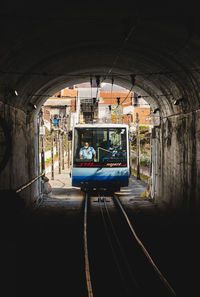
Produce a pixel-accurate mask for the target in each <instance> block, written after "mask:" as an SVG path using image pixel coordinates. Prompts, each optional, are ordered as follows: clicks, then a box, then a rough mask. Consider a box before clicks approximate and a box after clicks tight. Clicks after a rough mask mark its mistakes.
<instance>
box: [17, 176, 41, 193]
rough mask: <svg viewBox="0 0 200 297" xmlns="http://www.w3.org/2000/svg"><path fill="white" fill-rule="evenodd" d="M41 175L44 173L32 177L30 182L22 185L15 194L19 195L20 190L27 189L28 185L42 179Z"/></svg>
mask: <svg viewBox="0 0 200 297" xmlns="http://www.w3.org/2000/svg"><path fill="white" fill-rule="evenodd" d="M43 175H45V173H44V172H43V173H42V174H40V175H39V176H36V177H34V178H33V179H32V180H31V181H29V182H27V183H26V184H24V185H23V186H21V187H20V188H18V189H17V190H16V191H15V192H16V193H19V192H21V191H22V190H24V189H26V188H27V187H29V186H30V185H32V184H33V183H34V182H35V181H36V180H38V179H39V178H40V177H42V176H43Z"/></svg>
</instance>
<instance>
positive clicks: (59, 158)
mask: <svg viewBox="0 0 200 297" xmlns="http://www.w3.org/2000/svg"><path fill="white" fill-rule="evenodd" d="M57 132H58V173H59V174H61V141H60V119H59V120H58V131H57Z"/></svg>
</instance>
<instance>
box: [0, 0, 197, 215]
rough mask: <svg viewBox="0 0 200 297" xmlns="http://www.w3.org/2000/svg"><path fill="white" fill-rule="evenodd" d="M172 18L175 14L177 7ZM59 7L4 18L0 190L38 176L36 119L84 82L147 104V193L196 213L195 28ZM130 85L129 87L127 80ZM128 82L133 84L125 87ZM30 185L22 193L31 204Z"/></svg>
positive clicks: (157, 12) (137, 12)
mask: <svg viewBox="0 0 200 297" xmlns="http://www.w3.org/2000/svg"><path fill="white" fill-rule="evenodd" d="M177 8H178V6H177ZM184 8H185V7H184V6H182V14H180V13H178V14H177V10H176V6H175V7H174V10H171V9H170V6H168V5H166V7H159V6H156V9H153V8H152V7H148V6H145V7H143V6H142V4H140V5H139V4H137V5H135V6H134V5H133V7H132V9H127V7H126V6H125V5H124V6H123V7H119V5H117V4H116V5H115V6H114V9H112V6H111V7H110V6H108V7H105V6H103V5H102V7H99V8H98V9H97V10H96V9H94V8H92V6H91V5H89V4H88V5H85V6H83V5H82V6H81V5H80V6H78V5H77V6H76V5H73V4H72V3H71V4H69V6H68V5H66V4H63V3H60V2H58V4H57V6H56V7H55V8H54V7H53V6H52V5H51V4H48V6H47V7H46V6H44V7H43V6H40V9H39V10H37V5H36V4H34V5H33V3H32V4H30V7H26V5H24V4H21V3H18V4H17V5H13V6H11V7H9V8H8V7H6V5H5V8H3V9H2V18H1V21H2V22H3V26H2V28H1V61H0V75H1V85H0V94H1V97H0V98H1V99H0V100H1V101H0V115H1V123H2V125H3V126H4V129H3V128H1V129H3V130H2V131H4V132H2V133H5V135H6V136H5V135H4V137H5V139H6V140H5V142H4V143H3V144H2V145H1V151H2V153H1V172H0V185H1V186H0V187H1V190H7V189H12V190H15V189H17V188H19V187H20V186H21V185H23V184H25V183H27V182H28V181H30V180H31V179H32V178H34V177H35V176H37V175H38V174H39V165H38V140H37V139H38V131H37V129H38V128H37V114H38V112H39V109H40V107H41V106H42V104H43V103H44V102H45V100H46V99H47V98H48V97H49V96H51V95H52V94H54V93H55V92H57V91H59V90H61V89H62V88H63V87H67V86H71V85H73V84H75V83H81V82H85V81H90V79H91V77H93V78H95V77H96V76H97V75H98V76H99V77H100V80H101V81H105V82H111V80H112V79H114V82H115V83H116V84H118V85H121V86H123V87H126V88H127V89H130V90H131V89H134V90H135V91H136V92H138V93H139V94H140V95H142V96H144V98H145V100H146V101H147V102H148V103H149V104H150V106H151V110H152V119H153V123H154V129H153V139H152V143H153V151H154V154H153V172H152V180H153V193H154V198H155V200H156V201H157V202H158V203H160V204H161V205H164V206H166V207H170V208H175V209H184V210H191V209H193V210H198V209H199V207H200V200H199V178H200V169H199V167H200V161H199V159H200V156H199V154H200V149H199V148H200V137H199V136H200V134H199V133H200V124H199V116H200V115H199V104H200V102H199V100H200V99H199V88H200V86H199V75H200V74H199V70H200V68H199V63H200V55H199V47H200V39H199V19H198V16H196V13H195V9H194V7H193V8H190V9H189V10H188V11H187V10H186V9H184ZM133 78H134V79H133ZM133 80H134V81H133ZM38 195H39V194H38V183H37V182H36V183H35V184H34V185H33V186H31V187H30V188H29V189H27V190H26V191H24V193H22V196H24V197H23V198H24V199H25V201H26V204H27V205H32V204H34V202H35V201H37V199H38Z"/></svg>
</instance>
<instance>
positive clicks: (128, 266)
mask: <svg viewBox="0 0 200 297" xmlns="http://www.w3.org/2000/svg"><path fill="white" fill-rule="evenodd" d="M103 202H104V207H105V209H106V213H107V217H108V220H109V223H110V226H111V229H112V232H113V234H114V237H115V240H116V242H117V244H118V247H119V250H120V253H121V256H122V258H123V260H124V263H125V265H126V268H127V271H128V273H129V276H130V278H131V279H132V281H133V283H134V285H135V287H136V288H137V290H139V286H138V283H137V281H136V279H135V276H134V274H133V272H132V271H131V268H130V265H129V263H128V261H127V258H126V255H125V253H124V250H123V248H122V245H121V243H120V239H119V237H118V235H117V231H116V228H115V227H114V224H113V221H112V219H111V216H110V212H109V210H108V207H107V203H106V200H105V199H104V200H103Z"/></svg>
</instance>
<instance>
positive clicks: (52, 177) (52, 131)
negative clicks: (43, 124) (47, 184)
mask: <svg viewBox="0 0 200 297" xmlns="http://www.w3.org/2000/svg"><path fill="white" fill-rule="evenodd" d="M50 123H51V127H50V133H51V179H52V180H54V148H53V143H54V129H53V127H52V119H51V120H50Z"/></svg>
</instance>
